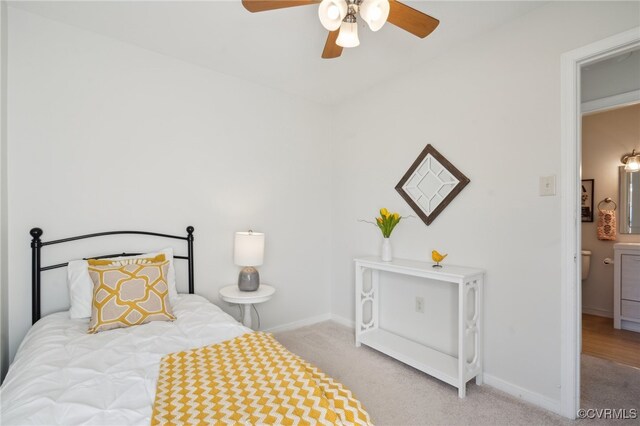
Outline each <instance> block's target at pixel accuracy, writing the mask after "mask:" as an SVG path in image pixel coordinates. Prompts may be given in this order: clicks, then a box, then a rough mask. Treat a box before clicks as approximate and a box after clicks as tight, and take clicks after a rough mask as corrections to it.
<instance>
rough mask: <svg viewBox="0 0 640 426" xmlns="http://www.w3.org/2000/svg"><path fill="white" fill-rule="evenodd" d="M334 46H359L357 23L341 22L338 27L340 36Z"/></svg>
mask: <svg viewBox="0 0 640 426" xmlns="http://www.w3.org/2000/svg"><path fill="white" fill-rule="evenodd" d="M336 44H337V45H338V46H342V47H356V46H359V45H360V39H358V23H357V22H347V21H344V22H342V25H340V34H338V39H337V40H336Z"/></svg>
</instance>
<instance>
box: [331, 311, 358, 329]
mask: <svg viewBox="0 0 640 426" xmlns="http://www.w3.org/2000/svg"><path fill="white" fill-rule="evenodd" d="M331 320H332V321H335V322H337V323H338V324H340V325H344V326H345V327H349V328H352V329H355V328H356V322H355V321H354V320H351V319H349V318H346V317H343V316H341V315H336V314H331Z"/></svg>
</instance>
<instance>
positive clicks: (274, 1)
mask: <svg viewBox="0 0 640 426" xmlns="http://www.w3.org/2000/svg"><path fill="white" fill-rule="evenodd" d="M317 3H320V0H242V5H243V6H244V8H245V9H247V10H248V11H249V12H264V11H266V10H274V9H284V8H287V7H295V6H307V5H310V4H317Z"/></svg>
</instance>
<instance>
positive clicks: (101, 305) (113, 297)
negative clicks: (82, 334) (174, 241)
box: [89, 260, 175, 333]
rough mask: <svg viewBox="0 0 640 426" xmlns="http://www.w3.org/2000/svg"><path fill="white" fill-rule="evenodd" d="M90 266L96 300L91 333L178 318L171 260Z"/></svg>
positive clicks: (93, 303) (94, 301)
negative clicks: (171, 284) (171, 295)
mask: <svg viewBox="0 0 640 426" xmlns="http://www.w3.org/2000/svg"><path fill="white" fill-rule="evenodd" d="M109 263H110V264H108V265H100V264H98V265H95V264H94V265H91V264H90V265H89V276H90V277H91V280H92V281H93V300H92V302H91V320H90V321H89V333H97V332H99V331H105V330H111V329H114V328H121V327H130V326H132V325H140V324H146V323H148V322H151V321H172V320H174V319H175V317H174V316H173V312H172V311H171V306H170V305H169V286H168V285H167V270H168V268H169V261H168V260H163V261H161V262H152V263H128V264H125V265H119V264H117V263H118V262H115V264H112V263H113V262H109Z"/></svg>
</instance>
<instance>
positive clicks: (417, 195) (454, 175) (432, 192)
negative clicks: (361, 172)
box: [396, 145, 469, 226]
mask: <svg viewBox="0 0 640 426" xmlns="http://www.w3.org/2000/svg"><path fill="white" fill-rule="evenodd" d="M468 183H469V178H467V177H466V176H465V175H463V174H462V172H460V170H458V169H457V168H455V167H454V165H453V164H451V163H450V162H449V161H448V160H447V159H446V158H444V157H443V156H442V154H440V153H439V152H438V151H436V149H435V148H434V147H433V146H431V145H427V147H426V148H425V149H424V150H423V151H422V152H421V153H420V155H419V156H418V158H417V159H416V161H414V162H413V164H412V165H411V167H409V170H407V172H406V173H405V174H404V176H403V177H402V179H400V182H398V185H396V191H398V193H399V194H400V195H401V196H402V198H404V200H405V201H406V202H407V203H408V204H409V206H411V208H412V209H413V211H414V212H416V214H417V215H418V216H420V219H422V221H423V222H424V223H425V224H426V225H427V226H428V225H429V224H430V223H431V222H433V220H434V219H435V218H436V217H437V216H438V215H439V214H440V213H441V212H442V210H444V208H445V207H447V205H448V204H449V203H450V202H451V200H453V199H454V198H455V197H456V195H458V194H459V193H460V191H462V188H464V187H465V186H466V185H467V184H468Z"/></svg>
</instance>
